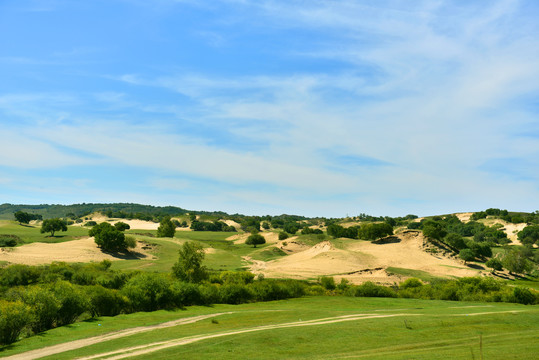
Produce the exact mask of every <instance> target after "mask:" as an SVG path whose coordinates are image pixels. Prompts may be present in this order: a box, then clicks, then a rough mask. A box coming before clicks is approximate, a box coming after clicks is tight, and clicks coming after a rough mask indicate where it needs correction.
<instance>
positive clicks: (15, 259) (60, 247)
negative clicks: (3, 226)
mask: <svg viewBox="0 0 539 360" xmlns="http://www.w3.org/2000/svg"><path fill="white" fill-rule="evenodd" d="M133 251H134V252H136V253H138V255H139V256H140V257H141V258H147V257H151V255H150V254H148V253H147V252H146V251H145V250H144V249H142V248H141V244H140V243H138V244H137V247H136V248H135V249H134V250H133ZM105 259H108V260H118V258H117V257H114V256H112V255H110V254H106V253H104V252H102V251H101V249H99V248H98V247H97V245H96V243H95V242H94V238H93V237H91V238H89V237H86V238H84V239H80V240H72V241H68V242H63V243H56V244H46V243H39V242H36V243H32V244H28V245H23V246H18V247H15V248H4V249H1V251H0V261H8V262H10V263H14V264H26V265H41V264H50V263H51V262H52V261H65V262H89V261H102V260H105Z"/></svg>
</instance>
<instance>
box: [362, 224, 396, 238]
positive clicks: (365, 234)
mask: <svg viewBox="0 0 539 360" xmlns="http://www.w3.org/2000/svg"><path fill="white" fill-rule="evenodd" d="M357 234H358V236H359V238H360V239H363V240H376V239H379V238H381V237H384V236H387V235H393V226H391V225H390V224H388V223H385V222H384V223H380V224H365V225H362V226H361V227H360V228H359V230H358V231H357Z"/></svg>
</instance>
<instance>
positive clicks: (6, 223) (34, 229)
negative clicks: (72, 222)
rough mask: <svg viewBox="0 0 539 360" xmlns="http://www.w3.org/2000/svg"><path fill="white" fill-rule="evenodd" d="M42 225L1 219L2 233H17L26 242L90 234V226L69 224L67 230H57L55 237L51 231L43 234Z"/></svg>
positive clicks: (0, 231) (75, 237)
mask: <svg viewBox="0 0 539 360" xmlns="http://www.w3.org/2000/svg"><path fill="white" fill-rule="evenodd" d="M40 229H41V226H32V225H19V223H18V222H16V221H10V220H0V234H10V235H17V236H18V237H20V238H21V239H22V240H23V241H24V243H25V244H29V243H33V242H43V243H59V242H64V241H70V240H74V239H77V238H79V237H81V236H88V228H81V227H80V226H68V227H67V231H57V232H56V233H55V234H54V237H50V233H45V234H41V233H40Z"/></svg>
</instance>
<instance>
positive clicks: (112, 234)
mask: <svg viewBox="0 0 539 360" xmlns="http://www.w3.org/2000/svg"><path fill="white" fill-rule="evenodd" d="M126 225H127V224H126ZM119 228H123V226H119V227H117V226H112V225H111V224H110V223H108V222H102V223H101V224H98V225H95V226H94V227H92V228H91V229H90V231H89V232H88V235H89V236H93V237H94V241H95V243H96V244H97V246H99V247H100V248H101V249H102V250H104V251H111V252H117V251H127V250H128V249H129V248H134V247H135V246H136V241H135V239H134V238H132V237H126V236H125V234H124V233H123V231H121V230H119Z"/></svg>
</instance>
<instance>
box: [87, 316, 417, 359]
mask: <svg viewBox="0 0 539 360" xmlns="http://www.w3.org/2000/svg"><path fill="white" fill-rule="evenodd" d="M419 315H422V314H387V315H373V314H352V315H343V316H337V317H329V318H322V319H314V320H306V321H295V322H290V323H283V324H273V325H262V326H256V327H253V328H247V329H240V330H233V331H226V332H220V333H213V334H204V335H196V336H188V337H184V338H180V339H174V340H168V341H159V342H154V343H150V344H146V345H140V346H134V347H128V348H123V349H118V350H114V351H110V352H106V353H101V354H96V355H92V356H87V357H81V358H77V359H78V360H91V359H107V360H116V359H125V358H127V357H132V356H139V355H145V354H148V353H151V352H154V351H159V350H164V349H168V348H171V347H175V346H182V345H187V344H191V343H194V342H198V341H202V340H207V339H214V338H219V337H223V336H230V335H238V334H245V333H250V332H257V331H264V330H273V329H283V328H291V327H303V326H316V325H325V324H333V323H337V322H344V321H355V320H364V319H374V318H389V317H397V316H419Z"/></svg>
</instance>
